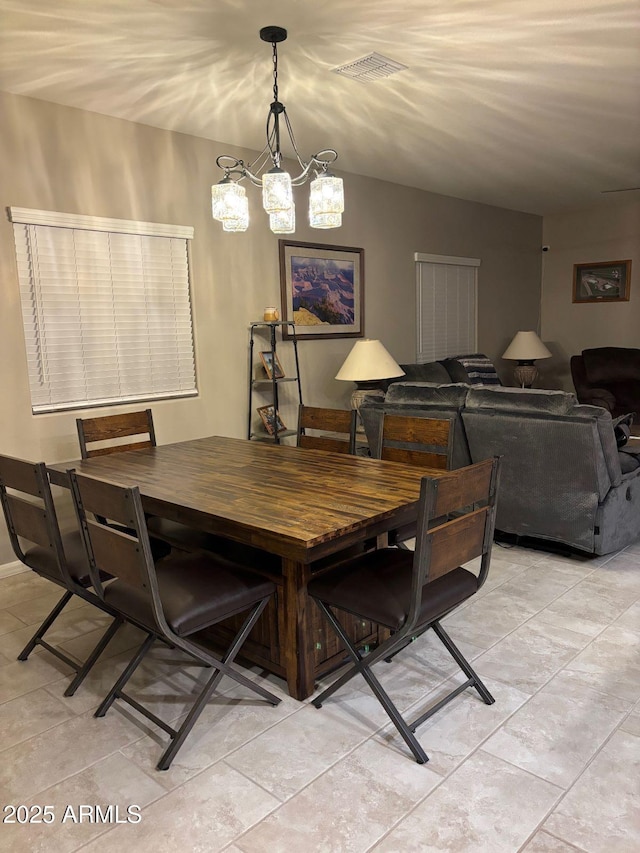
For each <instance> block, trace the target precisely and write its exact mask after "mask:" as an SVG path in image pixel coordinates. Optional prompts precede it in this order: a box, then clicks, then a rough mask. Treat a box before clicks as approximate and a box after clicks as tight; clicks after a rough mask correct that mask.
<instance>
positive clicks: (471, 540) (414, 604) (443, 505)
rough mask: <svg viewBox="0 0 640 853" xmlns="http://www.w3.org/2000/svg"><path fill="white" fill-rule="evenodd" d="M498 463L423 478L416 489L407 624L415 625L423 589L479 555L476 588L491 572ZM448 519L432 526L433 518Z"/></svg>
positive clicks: (490, 461) (483, 464)
mask: <svg viewBox="0 0 640 853" xmlns="http://www.w3.org/2000/svg"><path fill="white" fill-rule="evenodd" d="M499 467H500V460H499V458H498V457H495V458H494V459H487V460H485V461H484V462H478V463H477V464H475V465H469V466H467V467H466V468H458V469H457V470H456V471H452V472H451V474H450V475H448V476H445V477H442V478H438V479H435V478H431V477H425V478H424V479H423V481H422V484H421V489H420V505H419V510H418V533H417V537H416V550H415V554H414V559H413V579H412V599H411V610H410V614H409V618H408V620H407V621H408V624H412V620H413V622H414V623H415V622H417V619H418V615H419V611H420V604H421V601H422V594H423V586H424V585H425V584H428V583H431V582H432V581H434V580H437V579H438V578H439V577H442V575H445V574H447V573H448V572H452V571H454V570H455V569H457V568H459V567H460V566H462V565H463V564H464V563H467V562H469V561H470V560H473V559H475V558H476V557H480V558H481V561H480V573H479V575H478V586H477V588H478V589H479V588H480V587H481V586H482V584H483V583H484V582H485V579H486V577H487V573H488V571H489V562H490V559H491V548H492V545H493V532H494V528H495V514H496V497H497V491H498V479H499ZM441 518H446V521H443V522H442V523H441V524H437V525H436V526H431V525H432V524H433V521H434V519H441Z"/></svg>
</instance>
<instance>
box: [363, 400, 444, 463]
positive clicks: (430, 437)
mask: <svg viewBox="0 0 640 853" xmlns="http://www.w3.org/2000/svg"><path fill="white" fill-rule="evenodd" d="M451 424H452V421H451V419H449V418H422V417H411V416H408V415H389V414H386V413H385V414H383V416H382V429H381V431H380V436H379V442H378V445H377V447H374V448H372V451H371V455H372V456H374V457H375V458H376V459H388V460H390V461H392V462H406V463H408V464H409V465H423V466H426V467H429V468H442V469H450V468H451V467H452V456H453V429H452V427H451Z"/></svg>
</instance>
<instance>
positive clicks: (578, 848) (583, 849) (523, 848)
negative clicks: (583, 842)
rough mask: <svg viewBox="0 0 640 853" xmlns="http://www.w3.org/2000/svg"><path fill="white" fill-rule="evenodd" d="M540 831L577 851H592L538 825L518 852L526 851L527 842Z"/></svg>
mask: <svg viewBox="0 0 640 853" xmlns="http://www.w3.org/2000/svg"><path fill="white" fill-rule="evenodd" d="M538 832H545V833H546V834H547V835H550V836H551V837H552V838H554V839H555V840H556V841H561V842H562V843H563V844H568V845H569V847H570V848H571V849H572V850H575V851H576V853H590V851H589V850H585V848H584V847H578V845H577V844H575V843H574V842H573V841H567V840H566V839H565V838H561V837H560V836H559V835H556V834H555V833H553V832H551V831H550V830H549V829H544V828H543V827H541V826H537V827H536V828H535V829H534V831H533V832H532V833H531V835H530V836H529V838H528V839H527V840H526V841H525V843H524V844H523V845H522V847H520V848H518V851H517V853H526V847H527V844H529V842H530V841H531V840H532V838H533V837H534V836H535V834H536V833H538Z"/></svg>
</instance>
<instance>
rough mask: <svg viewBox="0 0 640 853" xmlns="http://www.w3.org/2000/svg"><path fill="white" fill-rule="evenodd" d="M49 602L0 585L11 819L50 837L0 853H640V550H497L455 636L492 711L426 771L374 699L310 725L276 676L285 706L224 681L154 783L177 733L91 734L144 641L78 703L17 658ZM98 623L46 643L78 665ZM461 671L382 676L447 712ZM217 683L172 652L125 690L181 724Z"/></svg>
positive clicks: (418, 655) (336, 708) (465, 701)
mask: <svg viewBox="0 0 640 853" xmlns="http://www.w3.org/2000/svg"><path fill="white" fill-rule="evenodd" d="M54 597H55V592H53V593H52V590H51V588H50V585H48V584H47V583H46V582H44V581H42V580H40V579H38V578H36V577H34V576H32V575H31V574H28V573H22V574H16V575H13V576H10V577H5V578H3V579H2V580H0V737H1V740H0V750H1V754H0V759H1V760H0V790H1V791H2V792H3V793H2V797H1V800H2V803H1V805H3V806H4V805H5V804H14V805H18V804H26V805H34V804H39V805H42V806H44V805H49V806H52V807H53V809H52V812H53V815H54V822H53V823H52V824H50V825H46V824H43V823H40V824H34V823H31V824H27V825H19V824H4V825H2V829H1V831H0V849H2V850H11V851H23V850H24V851H27V850H28V851H47V852H48V853H49V851H53V853H58V851H73V850H78V849H80V848H82V850H83V851H87V853H98V851H113V850H120V849H123V848H125V847H126V848H127V849H129V850H132V851H136V853H144V851H154V853H161V851H176V850H182V851H200V850H202V851H204V850H206V851H217V850H224V851H227V853H258V851H265V853H267V851H268V853H278V851H287V853H288V851H290V850H305V851H322V853H343V851H344V853H350V852H351V851H353V853H364V851H369V850H372V851H377V852H378V853H380V851H383V853H409V851H420V853H426V851H439V853H443V851H444V853H465V851H473V853H481V851H486V853H503V851H504V853H516V851H523V853H524V851H526V853H575V851H583V853H605V851H606V853H638V851H639V850H640V545H639V546H636V547H632V548H628V549H627V550H626V551H624V552H621V553H619V554H616V555H610V556H608V557H605V558H599V559H595V560H586V559H581V558H572V559H570V558H566V557H559V556H551V555H549V554H546V553H544V552H541V551H535V550H529V549H524V548H503V547H499V546H496V548H495V549H494V559H493V563H492V568H491V572H490V575H489V579H488V581H487V583H486V585H485V586H484V587H483V589H482V590H481V592H480V594H479V595H477V596H476V597H475V599H473V600H472V601H471V602H469V603H468V604H467V605H466V606H464V607H463V608H461V609H459V610H458V611H457V612H456V613H454V614H452V616H451V617H449V618H448V620H446V623H445V624H446V625H447V627H448V629H449V631H450V633H451V634H452V635H453V637H454V639H456V640H458V641H459V643H460V645H461V647H462V649H463V651H464V652H465V653H466V654H467V655H468V656H469V657H470V658H471V659H472V660H473V662H474V666H475V667H476V669H477V670H478V672H479V673H480V675H481V676H483V677H484V678H485V680H486V682H487V685H488V686H489V687H490V689H491V691H492V692H493V693H494V695H495V697H496V703H495V705H493V706H490V707H489V706H486V705H484V704H483V703H482V702H481V701H480V700H479V698H478V697H477V695H476V694H475V693H471V692H469V691H466V693H464V694H462V695H461V696H460V697H458V698H457V699H456V700H455V701H454V702H452V703H451V704H450V705H448V706H447V707H446V708H445V709H444V710H442V711H441V712H440V713H439V714H437V715H436V716H435V717H434V718H433V719H432V720H430V721H429V723H427V724H426V725H425V726H423V727H422V728H421V729H420V730H419V736H420V740H421V742H422V744H423V745H424V747H425V749H426V750H427V753H428V754H429V756H430V761H429V763H428V764H426V765H423V766H419V765H418V764H416V763H415V762H414V761H413V760H412V759H411V757H410V756H409V753H408V751H407V749H406V748H405V746H404V743H403V742H402V740H401V739H400V738H399V737H398V736H397V735H396V734H395V729H393V728H392V727H391V726H390V724H388V722H387V719H386V717H385V715H384V713H383V712H382V710H381V708H380V706H379V705H378V703H377V702H376V701H375V700H374V699H373V697H372V696H371V695H370V694H369V693H368V692H367V690H366V688H365V686H364V682H363V683H362V684H356V683H355V682H354V683H352V685H351V686H349V687H347V688H344V689H343V690H342V691H340V692H339V693H338V695H337V697H335V698H334V699H333V700H331V701H328V702H327V704H326V705H325V706H324V707H323V708H322V709H321V710H316V709H315V708H314V707H313V706H311V705H310V704H308V703H300V702H296V701H294V700H293V699H291V698H290V697H288V696H287V694H286V691H285V690H284V687H283V684H282V682H280V681H279V680H278V679H274V678H269V681H270V682H271V686H272V688H273V689H274V690H276V691H277V692H279V693H280V694H281V695H282V697H283V700H282V702H281V704H280V705H279V706H278V707H277V708H272V707H269V706H265V705H263V704H262V703H261V702H260V701H259V700H257V699H256V700H254V699H253V698H246V694H243V690H242V689H241V688H239V687H237V686H235V684H234V683H232V682H229V681H227V682H223V693H222V695H221V696H219V697H217V698H214V699H213V700H212V701H211V702H210V704H209V705H208V707H207V709H206V711H205V713H204V715H203V717H202V718H201V720H200V722H199V724H198V725H197V727H196V728H195V729H194V731H193V732H192V734H191V735H190V738H189V739H188V740H187V742H186V745H185V746H184V747H183V749H182V751H181V752H180V753H179V754H178V757H177V758H176V760H175V761H174V763H173V766H172V768H171V769H170V770H169V771H168V772H166V773H158V772H157V771H156V770H155V769H154V767H155V763H156V761H157V759H158V757H159V755H160V752H161V744H162V742H163V741H164V740H165V736H164V735H163V734H162V733H159V732H158V731H156V730H154V729H153V728H152V727H151V726H150V724H148V723H147V722H146V721H144V720H143V719H142V718H141V717H138V716H137V715H136V714H135V712H133V711H130V710H122V709H120V708H117V706H114V708H113V709H112V710H111V711H110V712H109V714H108V715H107V716H106V717H105V718H104V719H101V720H96V719H94V718H93V716H92V711H93V709H94V708H95V707H96V705H97V703H98V700H99V698H101V697H102V695H103V694H104V692H106V689H107V687H108V686H110V684H111V683H112V681H113V680H114V678H115V676H116V673H117V672H118V671H119V669H120V668H121V667H122V666H123V663H124V661H126V660H127V656H128V654H127V649H128V648H130V647H132V646H133V645H135V643H136V641H137V634H136V632H135V631H134V630H132V629H128V630H124V631H122V632H121V633H120V634H119V635H118V636H117V638H116V639H115V640H114V641H113V642H112V645H111V646H110V647H109V648H108V649H107V652H106V653H105V656H104V658H103V659H102V660H101V662H100V664H99V665H98V666H97V667H96V668H95V669H94V671H93V673H92V674H91V676H90V678H89V679H88V680H87V682H85V684H84V685H83V687H82V688H81V689H80V690H79V691H78V693H77V695H76V696H74V697H72V698H69V699H66V698H64V697H63V691H64V688H65V685H66V684H67V681H68V669H67V668H66V667H65V665H64V664H62V663H60V662H59V661H57V659H55V658H53V657H52V656H51V655H50V654H48V653H47V652H46V651H45V650H39V651H37V652H36V653H34V654H33V655H32V656H31V658H30V659H29V661H27V662H26V663H21V662H18V661H16V660H15V657H16V655H17V653H18V652H19V650H20V648H21V647H22V645H23V644H24V643H25V642H26V640H27V638H28V637H29V636H30V634H31V633H32V631H33V626H34V625H35V623H37V622H38V620H39V619H41V618H42V616H43V615H44V613H45V612H47V611H48V609H49V608H50V607H51V605H52V600H53V599H54ZM104 624H105V619H104V617H103V616H102V615H101V614H99V613H98V612H97V611H95V610H94V609H93V608H91V607H90V606H88V605H85V604H83V603H82V602H75V603H74V605H73V607H72V608H70V609H69V610H68V612H66V613H65V615H64V616H63V617H62V618H61V619H60V620H59V621H58V623H57V624H56V626H55V629H54V631H53V632H52V641H53V642H55V643H58V644H60V645H61V646H63V647H64V648H65V649H66V650H67V651H68V652H70V653H75V654H76V655H82V654H84V653H85V652H86V650H87V649H89V648H90V647H91V645H92V644H93V643H94V642H95V641H96V638H97V636H99V632H100V630H101V629H102V626H103V625H104ZM455 669H456V667H455V664H452V662H451V661H450V660H449V659H448V657H447V655H446V654H445V653H444V652H443V650H442V649H441V648H439V647H438V642H437V640H435V638H433V637H429V636H425V637H422V638H421V639H419V640H418V641H417V642H416V643H414V644H413V645H412V646H411V647H410V648H408V649H407V650H406V651H405V652H404V653H403V654H402V655H400V656H398V657H397V658H396V659H395V660H394V662H393V663H391V664H385V663H382V664H380V665H378V667H377V671H378V673H379V675H380V676H381V679H382V681H383V683H384V684H385V685H386V686H387V687H388V689H389V690H390V691H391V692H392V693H393V696H394V698H396V699H397V701H398V704H399V706H400V707H401V708H402V709H406V708H409V707H415V708H416V709H419V708H421V707H423V706H424V705H425V703H426V702H427V701H432V700H435V699H437V698H438V696H439V695H440V694H442V692H443V690H444V689H445V687H446V685H447V683H448V682H449V681H450V680H451V679H453V680H456V679H457V678H458V675H457V674H456V673H455ZM202 675H203V671H202V669H199V668H197V667H192V666H188V665H184V663H182V662H181V660H180V659H179V658H178V657H177V656H175V655H173V654H172V653H171V652H169V651H167V650H165V649H158V650H157V651H155V652H154V654H153V657H152V658H150V659H149V660H148V661H147V662H146V663H145V664H144V665H143V666H142V667H141V669H140V671H139V673H138V674H137V675H136V679H135V682H134V683H135V689H134V687H133V686H132V687H131V690H130V692H132V693H134V694H135V693H137V695H139V696H144V697H145V699H146V700H148V701H151V702H152V703H153V707H154V709H155V711H156V713H159V714H160V715H161V716H163V717H165V718H166V719H168V720H172V719H173V720H175V719H176V718H179V717H180V716H181V715H182V714H183V713H184V707H185V703H184V702H183V701H182V700H181V699H180V698H179V697H180V696H181V695H182V696H184V695H185V692H188V691H189V690H191V689H193V686H194V683H195V682H196V681H197V680H198V679H199V678H201V677H202ZM252 677H254V678H256V679H261V678H263V677H264V675H263V673H260V672H257V671H256V672H254V673H253V676H252ZM80 804H88V805H94V806H95V805H100V806H101V807H102V808H103V809H105V808H106V806H108V805H112V806H118V807H119V812H118V815H117V817H118V818H119V820H120V821H125V820H126V815H127V807H128V806H130V805H132V804H135V805H137V806H139V807H140V809H141V812H140V813H141V818H142V819H141V821H140V822H139V823H127V822H120V823H116V822H115V820H116V815H115V812H112V814H111V822H109V823H102V822H99V821H98V822H87V821H86V820H83V821H82V822H77V821H76V820H74V818H76V819H77V817H78V810H77V809H78V806H79V805H80ZM67 806H72V807H73V812H69V811H68V810H67V812H66V820H63V818H64V817H65V809H66V807H67ZM3 816H4V817H6V812H5V813H3Z"/></svg>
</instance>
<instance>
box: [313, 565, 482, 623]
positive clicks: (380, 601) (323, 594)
mask: <svg viewBox="0 0 640 853" xmlns="http://www.w3.org/2000/svg"><path fill="white" fill-rule="evenodd" d="M412 563H413V553H412V552H410V551H401V550H396V549H394V548H384V549H381V550H379V551H374V552H372V553H370V554H363V555H362V556H360V557H358V558H356V559H355V560H351V561H350V562H348V563H346V564H343V565H342V566H340V567H339V568H337V569H335V570H334V571H332V572H327V574H325V575H322V576H321V577H319V578H317V579H315V580H313V581H311V583H310V584H309V594H310V595H312V596H313V597H314V598H318V599H320V601H322V602H324V603H325V604H332V605H334V606H335V607H338V608H339V609H340V610H346V611H347V612H348V613H353V614H355V615H356V616H361V617H363V618H364V619H370V620H371V621H372V622H376V623H377V624H379V625H385V626H387V627H388V628H391V629H392V630H393V631H397V630H398V629H399V628H401V627H402V625H403V624H404V622H405V620H406V618H407V616H408V613H409V605H410V601H411V572H412ZM477 589H478V581H477V578H476V576H475V575H474V574H472V573H471V572H469V571H467V570H466V569H463V568H457V569H454V570H453V571H452V572H449V573H448V574H446V575H443V576H442V577H440V578H437V579H436V580H434V581H432V582H431V583H427V584H425V586H424V588H423V594H422V605H421V608H420V616H419V619H418V625H417V626H416V627H419V626H424V625H427V624H429V623H430V622H432V621H433V620H434V619H438V618H439V617H441V616H443V615H444V614H445V613H448V612H449V610H451V609H452V608H453V607H456V606H457V605H458V604H460V603H461V602H463V601H465V600H466V599H467V598H469V597H470V596H471V595H473V594H474V593H475V592H476V591H477Z"/></svg>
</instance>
